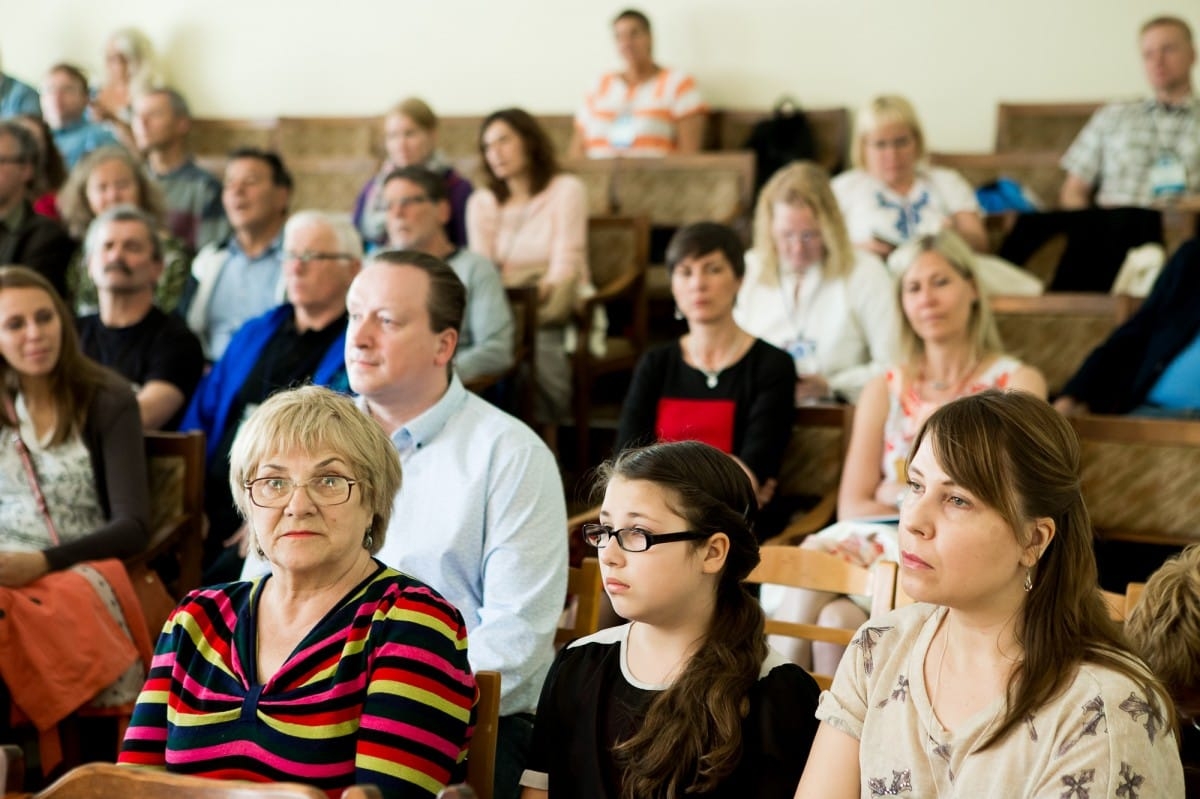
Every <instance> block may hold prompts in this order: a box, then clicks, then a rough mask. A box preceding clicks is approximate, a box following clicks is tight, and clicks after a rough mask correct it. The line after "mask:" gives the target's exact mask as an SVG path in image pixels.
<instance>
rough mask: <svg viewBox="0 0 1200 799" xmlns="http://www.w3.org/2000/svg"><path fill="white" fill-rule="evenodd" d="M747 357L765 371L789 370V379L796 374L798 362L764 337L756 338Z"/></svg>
mask: <svg viewBox="0 0 1200 799" xmlns="http://www.w3.org/2000/svg"><path fill="white" fill-rule="evenodd" d="M746 359H747V360H748V361H750V362H751V363H753V364H755V365H756V366H757V367H758V368H759V369H761V370H763V371H767V372H787V374H788V378H789V379H791V378H793V377H795V376H796V363H795V361H793V360H792V356H791V355H788V354H787V353H786V352H784V351H783V350H781V349H779V347H776V346H775V345H774V344H772V343H771V342H769V341H766V340H764V339H761V338H755V339H754V343H753V344H751V345H750V349H749V350H748V351H747V352H746Z"/></svg>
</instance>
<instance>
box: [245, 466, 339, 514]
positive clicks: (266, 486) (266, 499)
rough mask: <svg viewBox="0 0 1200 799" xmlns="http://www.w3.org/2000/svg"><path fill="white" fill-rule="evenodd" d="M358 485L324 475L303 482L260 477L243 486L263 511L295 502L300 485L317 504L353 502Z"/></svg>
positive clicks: (287, 478) (336, 475) (288, 478)
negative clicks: (353, 493)
mask: <svg viewBox="0 0 1200 799" xmlns="http://www.w3.org/2000/svg"><path fill="white" fill-rule="evenodd" d="M355 485H358V481H357V480H351V479H350V478H349V477H342V476H341V475H340V474H322V475H318V476H317V477H312V478H310V479H308V480H304V481H297V480H293V479H292V478H290V477H258V478H255V479H254V480H247V481H246V482H245V483H242V486H243V487H244V488H245V489H246V490H247V491H249V492H250V501H251V502H253V503H254V504H255V505H257V506H258V507H260V508H282V507H284V506H285V505H287V504H288V503H289V502H291V501H292V494H294V493H295V492H296V489H297V488H298V487H300V486H303V487H304V490H305V491H307V492H308V498H309V500H311V501H312V503H313V504H314V505H321V506H328V505H342V504H344V503H346V502H348V501H349V500H350V491H351V489H352V488H353V487H354V486H355Z"/></svg>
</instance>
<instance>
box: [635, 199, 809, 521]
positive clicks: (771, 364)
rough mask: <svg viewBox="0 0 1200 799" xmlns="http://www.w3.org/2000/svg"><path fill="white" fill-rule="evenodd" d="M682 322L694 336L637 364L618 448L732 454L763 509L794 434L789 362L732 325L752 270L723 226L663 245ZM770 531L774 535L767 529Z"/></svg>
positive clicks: (710, 225) (694, 230)
mask: <svg viewBox="0 0 1200 799" xmlns="http://www.w3.org/2000/svg"><path fill="white" fill-rule="evenodd" d="M667 269H668V271H669V272H670V276H671V294H672V295H673V296H674V297H675V307H676V315H677V316H680V317H681V318H683V319H686V320H687V325H688V332H687V334H686V335H684V336H682V337H681V338H680V339H679V340H678V341H674V342H671V343H670V344H664V345H663V346H661V347H658V348H656V349H653V350H650V351H649V352H647V353H646V354H645V355H643V356H642V358H641V360H640V361H638V365H637V368H636V369H634V372H633V380H632V382H631V383H630V386H629V392H628V393H627V394H626V395H625V402H624V404H623V405H622V406H621V421H620V425H619V426H618V428H617V451H620V450H622V449H624V448H625V447H629V446H641V445H644V444H649V443H652V442H654V441H682V440H686V439H694V440H697V441H703V442H705V443H706V444H711V445H712V446H714V447H716V448H717V449H719V450H721V451H722V452H725V453H728V454H730V455H732V456H733V457H734V459H735V460H736V461H737V463H738V464H739V465H740V466H741V467H742V468H743V469H744V470H745V471H746V474H747V476H749V478H750V483H751V485H752V486H753V487H754V493H755V495H756V496H757V497H758V500H759V504H761V505H765V504H766V503H767V502H769V501H770V499H771V497H772V495H773V494H774V490H775V478H776V476H777V475H778V474H779V467H780V465H781V463H782V462H783V452H784V449H785V448H786V447H787V439H788V436H787V432H788V431H789V430H791V421H792V414H793V386H794V384H795V380H796V373H795V369H794V367H793V365H792V359H791V357H789V356H788V354H787V353H786V352H784V351H783V350H780V349H777V348H775V347H773V346H771V345H770V344H768V343H767V342H765V341H763V340H762V339H758V338H755V337H754V336H752V335H750V334H749V333H747V332H746V331H745V330H743V329H742V328H741V327H739V326H738V324H737V322H736V321H734V318H733V305H734V302H735V301H736V300H737V296H738V290H739V289H740V288H741V285H742V277H743V275H744V274H745V272H746V266H745V262H744V260H743V253H742V242H741V240H740V239H739V238H738V236H737V234H736V233H735V232H734V231H733V230H732V229H731V228H728V227H726V226H725V225H718V224H716V223H715V222H698V223H696V224H694V225H688V226H687V227H685V228H682V229H681V230H680V231H679V232H678V233H676V234H675V236H674V237H673V238H672V239H671V243H670V244H669V245H668V247H667ZM759 532H760V533H763V532H774V531H763V530H760V531H759Z"/></svg>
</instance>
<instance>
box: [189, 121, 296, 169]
mask: <svg viewBox="0 0 1200 799" xmlns="http://www.w3.org/2000/svg"><path fill="white" fill-rule="evenodd" d="M277 123H278V120H276V119H274V118H264V119H193V120H192V130H191V133H189V134H188V144H189V145H190V146H191V148H192V152H194V153H195V154H196V155H197V156H198V157H200V158H204V157H216V158H221V159H225V158H228V157H229V154H230V153H231V152H233V151H234V150H236V149H238V148H240V147H257V148H258V149H260V150H277V149H279V143H278V139H277V138H276V136H275V130H276V125H277Z"/></svg>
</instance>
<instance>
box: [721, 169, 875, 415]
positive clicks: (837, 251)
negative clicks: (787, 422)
mask: <svg viewBox="0 0 1200 799" xmlns="http://www.w3.org/2000/svg"><path fill="white" fill-rule="evenodd" d="M733 316H734V319H736V320H737V323H738V325H740V326H741V327H742V328H743V329H744V330H746V332H748V333H750V334H751V335H754V336H757V337H759V338H761V339H763V340H764V341H767V342H769V343H771V344H773V345H775V346H776V347H779V348H780V349H782V350H784V351H786V352H788V353H789V354H790V355H791V356H792V360H793V361H794V362H795V365H796V399H797V401H798V402H803V401H805V400H809V399H820V398H823V397H830V396H838V397H841V398H844V399H847V400H850V401H852V402H853V401H855V400H857V399H858V394H859V392H860V391H862V388H863V386H864V385H865V384H866V383H867V381H868V380H869V379H870V378H871V377H872V375H875V374H878V373H879V372H882V371H883V369H884V368H885V367H886V365H887V364H888V363H890V362H891V360H892V347H891V340H892V337H893V335H894V333H895V328H896V305H895V302H894V300H893V299H892V279H891V277H890V276H889V275H888V272H887V270H886V269H885V268H884V265H883V263H882V262H881V261H880V260H879V259H878V258H876V257H874V256H873V255H871V254H869V253H866V252H862V251H858V250H855V249H854V248H853V247H852V246H851V243H850V237H849V236H848V235H847V233H846V226H845V224H844V223H843V221H842V213H841V211H840V210H839V209H838V205H837V201H836V200H835V199H834V196H833V192H832V191H830V187H829V175H828V174H827V173H826V172H825V170H824V169H822V168H821V167H820V166H818V165H816V164H814V163H811V162H809V161H800V162H796V163H793V164H791V165H789V166H786V167H784V168H783V169H781V170H779V171H778V172H776V173H775V175H774V176H773V177H772V178H771V179H770V180H769V181H768V182H767V184H766V186H764V187H763V190H762V193H761V194H760V195H759V198H758V207H757V210H756V211H755V214H754V247H753V249H751V250H750V251H749V252H747V253H746V276H745V279H744V280H743V281H742V287H741V290H740V291H739V292H738V298H737V305H736V306H735V307H734V309H733Z"/></svg>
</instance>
